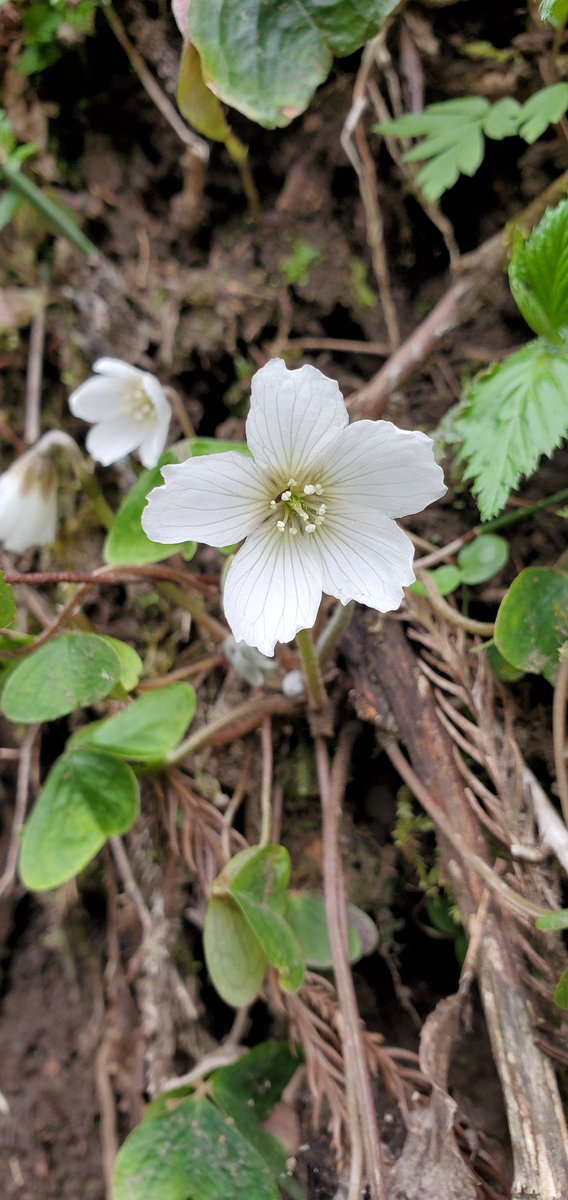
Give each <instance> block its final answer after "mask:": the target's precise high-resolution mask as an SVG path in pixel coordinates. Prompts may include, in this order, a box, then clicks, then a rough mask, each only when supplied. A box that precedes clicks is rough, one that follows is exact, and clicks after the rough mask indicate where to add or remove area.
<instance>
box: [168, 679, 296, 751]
mask: <svg viewBox="0 0 568 1200" xmlns="http://www.w3.org/2000/svg"><path fill="white" fill-rule="evenodd" d="M296 712H298V706H297V705H296V704H294V703H293V701H291V700H286V698H285V697H284V696H274V697H272V698H269V697H267V696H261V697H260V698H259V699H255V700H245V702H244V703H243V704H238V705H237V707H236V708H232V709H230V711H229V712H226V713H223V715H222V716H221V717H216V718H215V720H214V721H210V723H209V725H204V726H203V729H198V730H197V733H192V734H190V736H189V737H188V738H186V739H185V741H183V742H180V744H179V746H176V747H175V748H174V749H173V750H170V753H169V754H168V755H167V756H166V762H167V763H168V765H169V766H172V765H173V764H174V763H178V762H182V761H183V759H184V758H187V757H188V755H190V754H196V753H197V751H198V750H203V749H204V747H205V746H206V745H207V743H208V742H209V741H211V739H212V738H215V737H216V736H217V735H218V734H220V733H223V732H224V730H225V729H229V728H230V726H231V725H244V724H248V723H249V722H251V721H256V720H257V719H258V724H259V725H260V723H261V722H262V720H263V718H264V717H266V716H267V715H269V714H272V715H277V714H280V715H281V716H287V717H291V716H293V715H294V713H296ZM239 736H242V735H241V734H239Z"/></svg>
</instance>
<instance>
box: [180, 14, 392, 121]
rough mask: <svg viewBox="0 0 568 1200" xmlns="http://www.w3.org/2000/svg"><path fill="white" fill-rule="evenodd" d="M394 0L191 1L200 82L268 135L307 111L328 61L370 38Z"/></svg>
mask: <svg viewBox="0 0 568 1200" xmlns="http://www.w3.org/2000/svg"><path fill="white" fill-rule="evenodd" d="M396 3H397V0H325V2H324V3H322V0H291V2H289V3H286V4H283V3H282V0H240V3H239V4H235V0H191V4H190V6H189V13H188V20H189V38H190V40H191V41H192V42H193V43H194V44H195V45H196V47H197V49H198V51H199V54H200V57H201V64H202V69H203V77H204V79H205V82H206V84H208V85H209V86H210V87H211V88H212V90H213V91H214V92H215V94H216V95H218V96H219V97H220V98H221V100H224V101H225V102H226V103H227V104H230V105H232V106H233V108H237V109H238V110H239V111H240V112H242V113H244V114H245V116H247V117H251V118H252V120H254V121H258V123H259V124H260V125H264V126H265V127H267V128H269V129H271V128H274V127H276V126H282V125H288V124H289V122H290V121H291V120H292V119H293V118H294V117H296V116H298V115H299V114H300V113H301V112H303V111H304V109H305V108H307V106H308V104H309V102H310V100H311V98H312V96H313V93H314V92H315V90H316V88H317V87H318V86H319V84H320V83H323V80H324V79H326V78H327V75H328V74H329V71H330V69H331V65H332V62H333V58H334V57H336V56H337V57H342V56H344V55H346V54H352V53H353V52H354V51H355V50H357V49H359V47H360V46H362V45H364V43H365V42H366V41H367V40H368V38H371V37H374V35H375V34H376V33H378V31H379V29H380V27H381V25H382V23H383V22H384V21H385V19H386V17H388V15H389V13H391V12H392V11H393V9H394V8H395V7H396Z"/></svg>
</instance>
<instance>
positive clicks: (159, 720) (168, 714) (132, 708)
mask: <svg viewBox="0 0 568 1200" xmlns="http://www.w3.org/2000/svg"><path fill="white" fill-rule="evenodd" d="M195 706H196V696H195V691H194V689H193V688H192V687H191V684H189V683H181V682H179V683H170V684H168V685H167V686H166V687H161V688H155V689H153V690H152V691H149V692H145V693H144V695H143V696H139V697H138V699H137V700H133V701H132V703H131V704H129V705H128V707H127V708H125V709H123V711H122V712H120V713H116V715H115V716H113V717H108V719H107V720H106V721H97V722H95V723H94V724H93V725H92V726H89V725H88V726H87V727H86V728H83V729H81V731H80V742H81V745H83V746H85V745H88V746H98V747H99V749H101V750H108V751H109V752H110V753H112V754H118V755H119V756H120V757H121V758H129V759H131V760H132V761H133V762H142V763H148V762H150V763H158V762H162V761H163V760H164V758H165V757H166V755H167V753H168V751H170V750H173V748H174V746H177V744H178V742H179V741H180V740H181V738H182V737H183V735H184V733H185V731H186V729H187V727H188V725H189V723H190V721H191V720H192V719H193V717H194V715H195Z"/></svg>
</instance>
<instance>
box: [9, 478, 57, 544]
mask: <svg viewBox="0 0 568 1200" xmlns="http://www.w3.org/2000/svg"><path fill="white" fill-rule="evenodd" d="M56 530H57V495H56V492H55V490H54V489H50V490H49V492H48V494H47V495H46V494H45V492H44V491H43V490H42V489H41V488H39V487H32V488H31V489H30V491H29V492H26V494H25V495H23V496H22V495H20V496H19V498H18V501H17V503H16V502H15V503H14V505H13V508H12V514H11V528H10V529H8V530H7V531H6V532H4V530H3V529H2V531H1V533H0V537H1V540H2V541H3V542H4V545H5V547H6V549H7V550H10V551H12V552H13V553H15V554H23V552H24V550H29V549H31V547H32V546H48V545H49V544H50V543H51V542H53V541H55V534H56Z"/></svg>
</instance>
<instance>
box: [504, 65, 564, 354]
mask: <svg viewBox="0 0 568 1200" xmlns="http://www.w3.org/2000/svg"><path fill="white" fill-rule="evenodd" d="M567 87H568V85H567ZM509 282H510V285H511V291H512V293H513V296H514V297H515V300H516V302H517V304H518V306H519V308H520V310H521V312H522V314H523V317H524V318H525V321H526V322H527V323H528V324H529V325H530V326H531V329H534V331H535V333H539V334H541V335H542V336H543V337H546V338H550V339H551V341H553V342H559V341H561V340H562V339H563V340H564V341H567V340H568V199H567V200H562V202H561V203H560V204H558V205H557V206H556V208H549V209H547V211H546V212H545V214H544V216H543V218H542V220H541V221H539V223H538V225H537V226H536V228H535V229H533V232H532V233H531V235H530V237H529V238H528V240H527V241H526V242H525V241H523V238H522V236H521V235H520V234H519V235H518V236H517V239H516V244H515V248H514V251H513V257H512V259H511V263H510V266H509Z"/></svg>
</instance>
